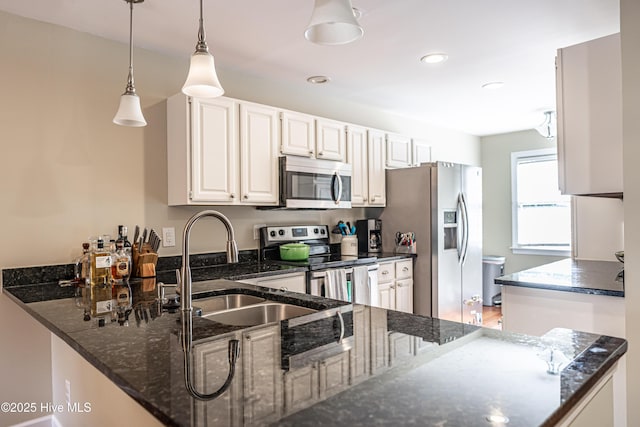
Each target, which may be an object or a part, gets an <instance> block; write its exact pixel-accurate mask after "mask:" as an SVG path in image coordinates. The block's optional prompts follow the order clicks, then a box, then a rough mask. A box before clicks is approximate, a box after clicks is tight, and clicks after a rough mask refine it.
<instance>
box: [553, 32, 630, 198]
mask: <svg viewBox="0 0 640 427" xmlns="http://www.w3.org/2000/svg"><path fill="white" fill-rule="evenodd" d="M621 67H622V66H621V50H620V34H612V35H610V36H606V37H602V38H599V39H595V40H591V41H588V42H585V43H581V44H578V45H574V46H569V47H567V48H563V49H559V50H558V53H557V57H556V85H557V86H556V91H557V119H558V120H557V123H558V136H557V139H558V141H557V142H558V168H559V170H558V174H559V185H560V191H561V192H562V193H563V194H573V195H594V194H608V195H611V194H615V193H620V194H621V193H622V71H621Z"/></svg>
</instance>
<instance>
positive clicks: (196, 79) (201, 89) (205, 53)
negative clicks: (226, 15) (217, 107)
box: [182, 0, 224, 98]
mask: <svg viewBox="0 0 640 427" xmlns="http://www.w3.org/2000/svg"><path fill="white" fill-rule="evenodd" d="M182 93H184V94H185V95H188V96H193V97H196V98H215V97H217V96H221V95H222V94H224V89H223V88H222V85H221V84H220V80H218V74H217V73H216V66H215V61H214V59H213V55H211V53H209V47H208V46H207V41H206V36H205V32H204V21H203V19H202V0H200V21H199V26H198V43H197V44H196V51H195V52H194V53H193V55H191V64H190V65H189V74H187V80H186V81H185V82H184V86H182Z"/></svg>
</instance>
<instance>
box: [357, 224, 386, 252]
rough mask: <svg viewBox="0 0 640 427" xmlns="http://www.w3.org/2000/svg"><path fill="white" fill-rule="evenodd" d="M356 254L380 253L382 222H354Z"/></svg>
mask: <svg viewBox="0 0 640 427" xmlns="http://www.w3.org/2000/svg"><path fill="white" fill-rule="evenodd" d="M356 235H357V236H358V252H365V253H381V252H382V221H381V220H379V219H360V220H358V221H356Z"/></svg>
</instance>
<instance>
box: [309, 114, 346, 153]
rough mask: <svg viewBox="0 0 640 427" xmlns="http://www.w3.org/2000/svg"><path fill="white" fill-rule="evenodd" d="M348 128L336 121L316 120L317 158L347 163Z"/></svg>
mask: <svg viewBox="0 0 640 427" xmlns="http://www.w3.org/2000/svg"><path fill="white" fill-rule="evenodd" d="M346 138H347V135H346V126H345V124H344V123H341V122H336V121H334V120H327V119H316V157H317V158H319V159H325V160H337V161H339V162H346V161H347V143H346Z"/></svg>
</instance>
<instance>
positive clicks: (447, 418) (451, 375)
mask: <svg viewBox="0 0 640 427" xmlns="http://www.w3.org/2000/svg"><path fill="white" fill-rule="evenodd" d="M4 291H5V292H6V293H7V294H8V295H9V297H10V298H11V299H13V300H14V301H15V302H16V303H17V304H19V305H20V306H21V307H22V308H23V309H24V310H25V311H27V312H28V313H30V314H31V315H32V316H33V317H34V318H35V319H37V320H38V321H40V322H41V323H42V324H43V325H45V326H46V327H47V328H49V329H50V330H51V331H52V332H53V333H55V334H56V335H58V336H59V337H61V338H62V339H63V340H64V341H65V342H66V343H67V344H69V345H70V346H71V347H72V348H73V349H75V350H76V351H77V352H78V353H80V354H81V355H82V356H83V357H84V358H85V359H86V360H88V361H89V362H90V363H91V364H92V365H93V366H95V367H96V368H97V369H99V370H100V371H101V372H103V373H104V374H105V375H106V376H107V377H108V378H109V379H110V380H111V381H113V382H114V383H115V384H116V385H117V386H119V387H120V388H121V389H122V390H124V391H125V392H126V393H127V394H129V395H130V396H131V397H132V398H133V399H135V400H136V401H138V402H139V403H140V404H141V405H142V406H143V407H144V408H146V409H147V410H148V411H149V412H150V413H151V414H152V415H154V416H155V417H156V418H157V419H158V420H160V421H161V422H162V423H164V424H165V425H179V426H192V425H197V426H200V425H209V426H213V425H216V426H217V425H228V424H230V423H229V422H226V421H220V419H219V418H218V417H220V416H225V415H226V414H235V415H233V416H232V418H233V420H232V422H231V424H233V425H265V424H272V425H291V426H294V425H295V426H300V425H310V426H317V425H332V426H335V425H344V426H347V425H348V426H353V425H356V426H357V425H367V426H368V425H390V426H391V425H393V426H396V425H412V424H413V425H425V426H438V425H456V426H467V425H469V426H471V425H491V424H490V423H488V422H487V417H489V416H491V415H504V416H506V417H508V418H509V420H510V423H509V425H513V426H540V425H543V426H551V425H554V424H555V423H556V422H557V421H559V420H560V419H561V418H562V416H563V415H565V414H566V413H568V412H569V411H570V410H571V409H572V408H573V407H574V406H575V405H576V403H577V401H578V400H579V399H580V398H581V397H582V396H584V395H585V394H586V393H587V392H588V390H589V389H590V388H591V387H593V386H594V385H595V384H596V382H597V381H598V380H599V379H600V378H601V377H602V376H603V375H604V374H605V373H606V372H607V371H608V369H609V368H611V367H612V366H613V365H614V364H615V363H616V361H617V360H618V359H619V358H620V357H621V356H622V355H623V354H624V353H625V352H626V350H627V343H626V341H625V340H623V339H619V338H613V337H607V336H600V335H594V334H587V333H582V332H578V331H573V330H567V329H555V330H553V331H551V332H550V333H548V334H546V335H545V336H543V337H529V336H524V335H520V334H510V333H504V332H500V331H496V330H490V329H484V328H479V327H477V326H473V325H465V324H460V323H455V322H449V321H444V320H438V319H433V318H428V317H422V316H417V315H412V314H406V313H400V312H396V311H391V310H384V309H381V308H375V307H369V306H364V305H357V304H346V303H344V302H339V301H335V300H329V299H325V298H321V297H315V296H311V295H305V294H296V293H291V292H284V291H280V290H276V289H269V288H262V287H258V286H252V285H245V284H240V283H237V282H231V281H226V280H213V281H204V282H198V283H194V288H193V291H194V305H197V304H198V299H199V297H203V296H214V295H218V294H224V293H241V294H250V295H256V296H263V297H267V298H268V299H271V300H276V301H280V302H289V303H292V302H295V303H296V304H298V305H302V306H306V307H310V308H314V309H316V310H319V311H318V312H316V313H312V314H307V315H303V316H299V317H295V318H292V319H289V320H284V321H281V322H274V323H271V324H268V325H264V326H254V327H241V326H231V325H224V324H221V323H218V322H215V321H213V320H210V319H207V318H194V322H193V338H194V347H195V348H194V351H195V352H196V353H198V351H204V349H206V348H210V346H212V345H216V344H219V343H222V344H223V345H226V343H227V342H228V341H229V340H231V339H238V340H239V341H240V352H241V357H240V359H239V362H238V363H239V364H238V367H237V371H236V376H235V377H234V379H233V380H232V382H231V388H230V389H229V390H228V391H227V392H225V394H224V395H223V396H222V397H221V398H220V399H218V400H215V401H212V402H208V403H206V402H201V401H198V400H196V399H194V398H193V397H191V395H190V394H189V393H188V392H187V390H186V388H185V386H184V371H183V360H184V354H183V352H182V348H181V345H180V340H179V338H178V337H179V331H180V329H181V323H180V314H178V313H169V312H161V311H159V310H157V309H158V304H157V303H156V302H155V300H154V294H155V282H150V281H147V282H138V283H136V284H134V285H133V289H132V294H133V296H134V311H136V310H138V311H140V309H141V308H142V309H143V310H144V312H146V313H147V314H146V315H144V313H139V314H140V315H139V316H138V315H136V318H135V320H134V319H130V320H129V322H128V326H120V325H119V324H118V323H117V322H106V323H107V324H106V326H104V327H99V326H98V323H97V322H96V321H95V319H92V320H91V321H83V316H82V310H81V309H77V308H76V307H75V305H74V300H73V298H61V299H52V300H43V301H38V302H29V301H28V300H26V301H25V300H22V299H21V297H20V292H15V291H16V287H13V288H12V287H9V288H5V290H4ZM154 309H155V310H156V311H154ZM138 311H136V313H138ZM338 312H340V316H338V315H337V313H338ZM338 320H340V321H338ZM340 324H342V325H344V326H343V327H340ZM266 330H271V331H276V335H275V336H276V341H275V342H276V343H277V345H276V346H272V347H269V346H267V348H269V349H270V350H269V351H268V352H267V351H265V352H258V353H257V354H256V353H251V351H252V347H251V346H252V345H259V344H256V343H254V344H249V342H252V341H251V340H250V339H249V338H248V337H249V335H251V336H252V337H254V336H259V335H260V334H261V333H262V332H264V331H266ZM263 336H266V335H263ZM341 336H342V339H340V337H341ZM256 348H257V347H256ZM552 349H553V350H554V351H561V352H562V353H563V354H564V355H565V356H566V358H567V362H566V364H565V365H563V366H562V367H561V368H560V369H561V370H560V372H559V373H557V374H549V373H548V372H547V369H548V368H547V363H546V362H545V358H546V357H547V356H548V354H549V352H550V351H551V350H552ZM253 351H254V352H255V351H257V350H253ZM203 354H204V353H203ZM207 354H209V355H208V356H207V357H209V358H213V359H208V362H207V363H213V365H214V366H227V363H228V360H227V359H228V354H227V352H226V351H221V352H218V353H213V352H210V353H207ZM336 358H337V359H336ZM336 360H339V361H341V362H340V363H336ZM196 361H199V363H200V364H199V363H197V362H196ZM203 363H204V362H202V359H197V358H196V359H194V376H195V377H196V379H197V378H199V377H200V378H202V377H203V376H204V375H208V373H209V372H211V371H205V370H204V369H205V368H204V366H203ZM208 366H211V365H208ZM362 367H364V368H362ZM205 372H206V373H205ZM214 372H215V371H214ZM251 372H253V374H251ZM273 372H275V373H276V374H275V375H271V374H270V373H273ZM263 373H264V375H263ZM336 373H338V374H336ZM224 375H226V373H223V379H224ZM304 375H309V376H310V378H315V380H313V379H312V380H311V381H310V382H307V383H306V384H309V385H307V388H309V387H311V389H312V392H311V393H310V394H311V396H312V398H311V399H309V400H307V401H306V403H305V404H300V405H296V404H294V403H292V402H294V401H295V399H296V397H297V396H298V394H297V393H298V392H299V391H302V392H303V393H302V394H304V387H303V388H302V389H300V388H298V387H302V384H305V382H304V381H301V382H295V381H298V380H296V378H305V376H304ZM314 375H315V376H314ZM345 375H346V376H345ZM340 379H341V380H342V381H339V380H340ZM293 383H295V387H294V386H293V385H292V384H293ZM217 386H218V385H215V387H217ZM207 391H208V392H211V391H213V390H207ZM307 391H308V390H307ZM256 393H258V394H257V395H256ZM260 393H264V394H263V395H261V394H260ZM269 402H274V403H273V404H272V405H271V406H269ZM219 405H223V407H225V408H227V409H229V408H230V410H227V411H225V410H219V409H216V408H220V406H219ZM260 405H266V406H260ZM265 407H271V408H274V409H273V410H272V411H271V412H269V411H267V412H265V414H266V415H265V417H264V418H260V417H259V416H258V415H259V414H260V413H261V411H259V410H257V408H258V409H259V408H265ZM243 414H244V415H243Z"/></svg>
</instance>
